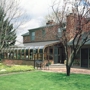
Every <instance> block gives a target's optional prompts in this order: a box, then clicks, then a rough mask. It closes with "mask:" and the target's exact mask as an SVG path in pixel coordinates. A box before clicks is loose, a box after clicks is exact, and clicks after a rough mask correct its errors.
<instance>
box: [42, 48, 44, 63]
mask: <svg viewBox="0 0 90 90" xmlns="http://www.w3.org/2000/svg"><path fill="white" fill-rule="evenodd" d="M42 53H43V54H42V55H43V61H44V49H43V52H42Z"/></svg>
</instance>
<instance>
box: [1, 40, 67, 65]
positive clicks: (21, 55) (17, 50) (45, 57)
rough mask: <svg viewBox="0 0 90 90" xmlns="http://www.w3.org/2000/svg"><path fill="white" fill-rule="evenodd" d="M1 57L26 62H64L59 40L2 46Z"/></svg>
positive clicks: (62, 49)
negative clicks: (8, 46)
mask: <svg viewBox="0 0 90 90" xmlns="http://www.w3.org/2000/svg"><path fill="white" fill-rule="evenodd" d="M1 58H3V60H12V61H14V60H16V61H17V63H18V61H20V60H21V61H24V63H25V61H26V62H27V63H26V64H30V62H33V65H34V61H36V60H39V61H44V62H45V63H48V62H49V63H50V64H56V63H64V60H65V52H64V47H63V45H62V44H61V43H60V42H59V41H48V42H35V43H34V42H33V43H27V44H24V45H23V46H17V47H15V46H14V47H10V48H3V49H2V55H1Z"/></svg>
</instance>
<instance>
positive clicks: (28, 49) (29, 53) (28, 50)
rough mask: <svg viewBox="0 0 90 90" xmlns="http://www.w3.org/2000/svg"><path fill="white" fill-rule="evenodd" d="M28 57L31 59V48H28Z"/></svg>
mask: <svg viewBox="0 0 90 90" xmlns="http://www.w3.org/2000/svg"><path fill="white" fill-rule="evenodd" d="M28 59H30V49H28Z"/></svg>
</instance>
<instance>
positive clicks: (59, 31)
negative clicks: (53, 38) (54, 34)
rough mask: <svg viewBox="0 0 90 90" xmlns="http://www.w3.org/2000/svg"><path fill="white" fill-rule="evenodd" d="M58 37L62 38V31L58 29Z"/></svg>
mask: <svg viewBox="0 0 90 90" xmlns="http://www.w3.org/2000/svg"><path fill="white" fill-rule="evenodd" d="M58 37H62V29H61V28H58Z"/></svg>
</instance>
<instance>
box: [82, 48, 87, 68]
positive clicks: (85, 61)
mask: <svg viewBox="0 0 90 90" xmlns="http://www.w3.org/2000/svg"><path fill="white" fill-rule="evenodd" d="M81 67H86V68H87V67H88V48H83V49H81Z"/></svg>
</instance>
